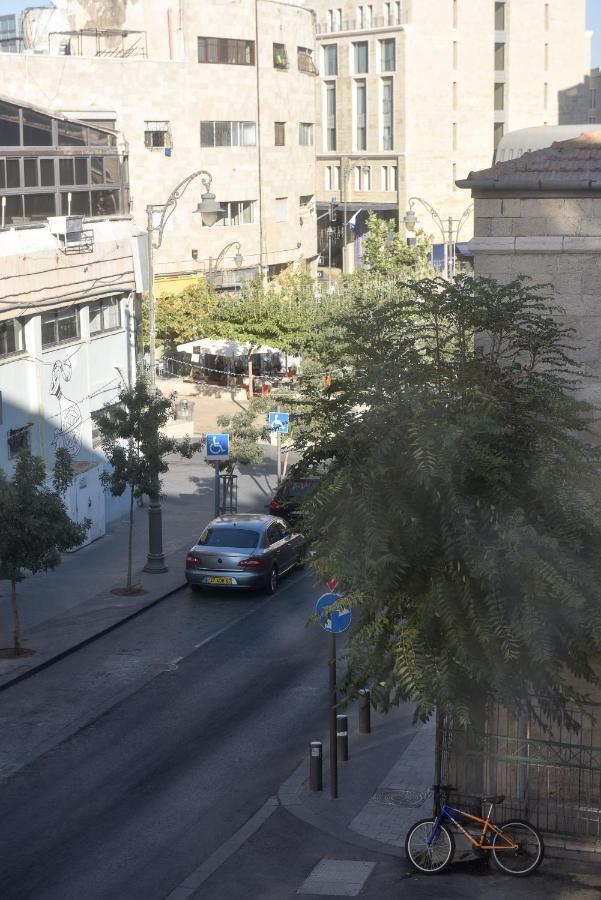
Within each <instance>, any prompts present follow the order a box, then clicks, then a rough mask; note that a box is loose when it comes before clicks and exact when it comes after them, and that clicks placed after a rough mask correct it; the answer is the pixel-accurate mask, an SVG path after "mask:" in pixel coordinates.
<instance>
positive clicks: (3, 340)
mask: <svg viewBox="0 0 601 900" xmlns="http://www.w3.org/2000/svg"><path fill="white" fill-rule="evenodd" d="M22 350H23V326H22V325H21V323H20V322H19V320H18V319H6V320H5V321H4V322H0V358H4V357H6V356H12V355H13V353H20V352H21V351H22Z"/></svg>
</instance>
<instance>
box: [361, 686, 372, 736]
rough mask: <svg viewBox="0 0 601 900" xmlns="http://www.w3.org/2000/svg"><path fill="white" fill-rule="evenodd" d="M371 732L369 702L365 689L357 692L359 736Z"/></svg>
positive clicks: (368, 695) (367, 692)
mask: <svg viewBox="0 0 601 900" xmlns="http://www.w3.org/2000/svg"><path fill="white" fill-rule="evenodd" d="M370 732H371V702H370V694H369V691H368V690H367V688H365V689H364V690H362V691H359V734H370Z"/></svg>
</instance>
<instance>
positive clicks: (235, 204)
mask: <svg viewBox="0 0 601 900" xmlns="http://www.w3.org/2000/svg"><path fill="white" fill-rule="evenodd" d="M220 206H221V209H222V211H223V215H222V217H221V218H220V219H219V220H218V221H217V222H216V223H215V228H217V227H219V226H220V225H221V226H234V225H254V223H255V201H254V200H229V201H227V202H226V203H221V204H220ZM204 227H207V226H204Z"/></svg>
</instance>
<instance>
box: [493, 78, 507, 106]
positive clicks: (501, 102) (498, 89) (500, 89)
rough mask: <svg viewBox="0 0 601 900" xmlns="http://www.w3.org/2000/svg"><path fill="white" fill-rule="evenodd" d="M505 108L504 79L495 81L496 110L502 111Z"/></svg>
mask: <svg viewBox="0 0 601 900" xmlns="http://www.w3.org/2000/svg"><path fill="white" fill-rule="evenodd" d="M504 109H505V85H504V84H503V82H502V81H497V82H496V83H495V110H496V111H497V112H501V111H502V110H504Z"/></svg>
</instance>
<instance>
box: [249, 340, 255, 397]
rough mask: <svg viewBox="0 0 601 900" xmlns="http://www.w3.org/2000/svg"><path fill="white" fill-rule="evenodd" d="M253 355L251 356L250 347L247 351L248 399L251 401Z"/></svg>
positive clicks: (252, 392) (252, 395)
mask: <svg viewBox="0 0 601 900" xmlns="http://www.w3.org/2000/svg"><path fill="white" fill-rule="evenodd" d="M253 380H254V376H253V355H252V347H251V348H249V351H248V399H249V400H252V398H253V397H254V391H253Z"/></svg>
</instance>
